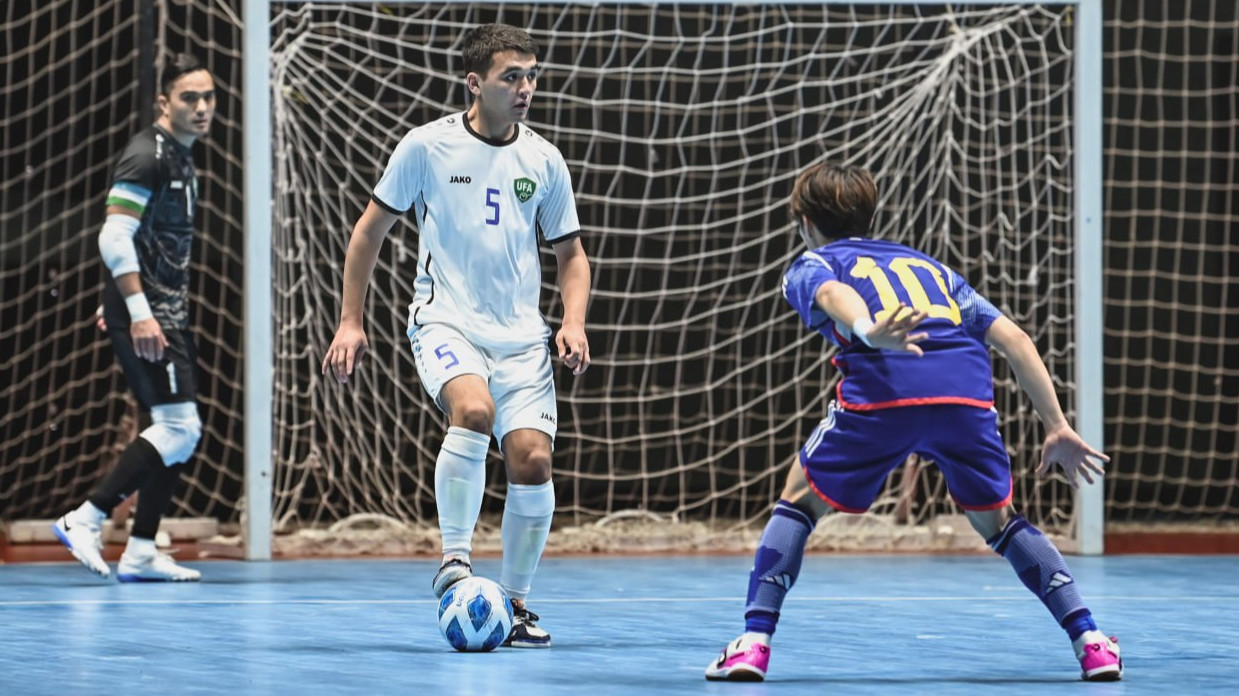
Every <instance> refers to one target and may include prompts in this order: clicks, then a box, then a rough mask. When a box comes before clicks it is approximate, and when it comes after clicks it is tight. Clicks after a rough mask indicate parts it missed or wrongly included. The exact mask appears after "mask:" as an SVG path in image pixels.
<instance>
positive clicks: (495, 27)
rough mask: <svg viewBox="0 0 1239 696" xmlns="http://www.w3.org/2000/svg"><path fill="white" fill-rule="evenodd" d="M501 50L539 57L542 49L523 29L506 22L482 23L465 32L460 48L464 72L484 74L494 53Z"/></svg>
mask: <svg viewBox="0 0 1239 696" xmlns="http://www.w3.org/2000/svg"><path fill="white" fill-rule="evenodd" d="M503 51H518V52H520V53H528V54H530V55H532V56H533V57H534V58H541V55H540V54H541V51H542V49H541V48H540V47H539V46H538V43H537V42H536V41H534V40H533V37H532V36H530V35H529V34H528V33H527V32H526V31H525V30H523V29H517V28H516V27H514V26H510V25H507V24H483V25H481V26H479V27H474V28H473V29H470V30H469V31H468V33H466V34H465V37H464V44H463V46H462V47H461V49H460V55H461V57H462V58H464V61H465V74H466V75H467V74H469V73H477V74H479V75H485V74H486V73H487V72H488V71H489V70H490V68H491V66H492V65H494V62H495V54H496V53H500V52H503Z"/></svg>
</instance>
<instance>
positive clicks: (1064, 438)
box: [1037, 425, 1110, 488]
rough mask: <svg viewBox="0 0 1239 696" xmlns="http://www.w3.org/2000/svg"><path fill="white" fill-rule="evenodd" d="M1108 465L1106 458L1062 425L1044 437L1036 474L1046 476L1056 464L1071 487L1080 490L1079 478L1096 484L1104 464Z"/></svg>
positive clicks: (1107, 458)
mask: <svg viewBox="0 0 1239 696" xmlns="http://www.w3.org/2000/svg"><path fill="white" fill-rule="evenodd" d="M1108 461H1110V458H1109V457H1107V456H1106V455H1105V454H1102V453H1101V452H1098V451H1097V450H1095V449H1093V448H1092V447H1089V446H1088V443H1087V442H1085V441H1084V438H1082V437H1080V435H1079V433H1077V432H1076V431H1074V430H1072V429H1071V428H1070V427H1068V426H1066V425H1064V426H1063V427H1061V428H1059V429H1058V430H1055V431H1054V432H1051V433H1046V435H1045V443H1044V444H1043V445H1042V446H1041V464H1040V465H1038V466H1037V473H1038V474H1044V473H1047V472H1048V471H1049V470H1050V468H1051V467H1053V466H1054V465H1055V464H1057V465H1059V466H1061V467H1062V468H1063V473H1064V474H1065V475H1066V476H1067V482H1068V483H1070V484H1071V487H1072V488H1079V487H1080V482H1079V480H1078V479H1079V478H1080V477H1083V478H1084V480H1085V481H1088V482H1089V483H1092V482H1093V481H1094V480H1095V478H1094V477H1096V478H1101V476H1102V474H1104V473H1105V471H1106V470H1105V467H1104V466H1103V463H1105V462H1108Z"/></svg>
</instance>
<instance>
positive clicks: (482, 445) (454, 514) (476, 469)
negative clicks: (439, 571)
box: [435, 427, 490, 558]
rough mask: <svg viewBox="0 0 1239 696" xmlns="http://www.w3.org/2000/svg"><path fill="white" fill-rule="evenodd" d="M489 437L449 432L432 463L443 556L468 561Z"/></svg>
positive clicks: (479, 508)
mask: <svg viewBox="0 0 1239 696" xmlns="http://www.w3.org/2000/svg"><path fill="white" fill-rule="evenodd" d="M489 449H490V436H489V435H483V434H482V433H475V432H473V431H472V430H467V429H465V428H456V427H452V428H448V429H447V437H445V438H443V446H442V447H440V448H439V457H438V458H437V459H436V460H435V503H436V504H437V505H438V507H439V534H440V535H442V537H443V556H444V558H447V557H448V556H464V557H465V558H468V557H469V552H470V551H471V550H473V528H474V527H475V526H477V523H478V515H479V514H481V512H482V496H483V495H484V494H485V493H486V452H487V451H488V450H489Z"/></svg>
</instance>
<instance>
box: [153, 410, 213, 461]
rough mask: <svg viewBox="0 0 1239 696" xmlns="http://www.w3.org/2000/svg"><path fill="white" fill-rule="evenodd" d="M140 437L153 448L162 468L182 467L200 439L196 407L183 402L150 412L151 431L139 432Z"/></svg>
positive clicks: (200, 425)
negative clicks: (161, 461) (179, 465)
mask: <svg viewBox="0 0 1239 696" xmlns="http://www.w3.org/2000/svg"><path fill="white" fill-rule="evenodd" d="M142 437H143V438H145V439H146V440H147V441H148V442H150V443H151V444H152V445H154V446H155V449H156V450H157V451H158V452H159V456H160V457H161V458H163V463H164V465H165V466H175V465H177V464H183V463H184V462H186V461H188V460H189V458H190V457H191V456H192V455H193V453H194V449H195V448H197V446H198V440H200V439H201V438H202V421H201V420H200V419H199V418H198V405H197V404H196V403H193V402H185V403H178V404H160V405H158V406H155V407H153V408H151V427H149V428H147V429H146V430H143V431H142Z"/></svg>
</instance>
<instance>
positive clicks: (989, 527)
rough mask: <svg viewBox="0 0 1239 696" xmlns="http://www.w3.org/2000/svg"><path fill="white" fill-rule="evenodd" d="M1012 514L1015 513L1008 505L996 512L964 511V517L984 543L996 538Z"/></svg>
mask: <svg viewBox="0 0 1239 696" xmlns="http://www.w3.org/2000/svg"><path fill="white" fill-rule="evenodd" d="M1013 514H1015V511H1014V509H1012V507H1011V506H1010V505H1004V506H1002V507H1000V508H998V509H997V510H965V511H964V515H965V516H966V517H967V518H968V522H969V523H970V524H972V528H973V529H975V530H976V531H977V534H980V535H981V538H982V539H985V540H986V541H989V540H990V539H993V538H994V537H996V536H998V533H999V532H1001V531H1002V529H1003V527H1005V526H1007V522H1008V521H1009V520H1010V519H1011V516H1012V515H1013Z"/></svg>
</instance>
